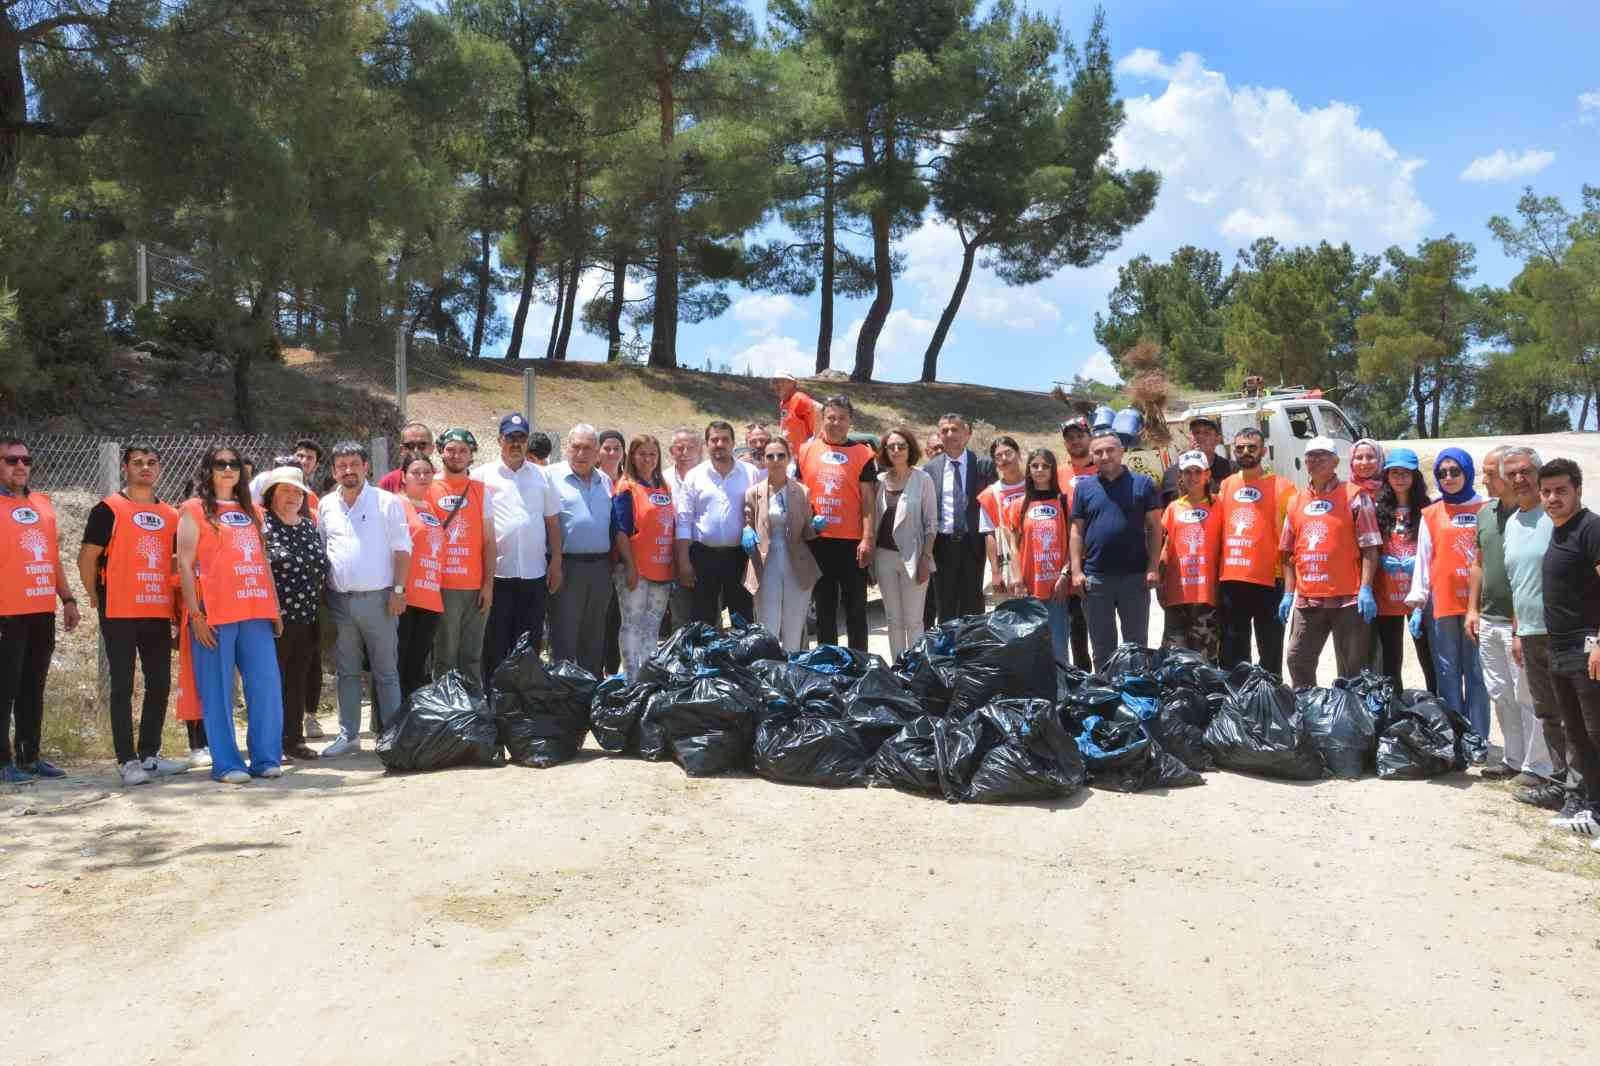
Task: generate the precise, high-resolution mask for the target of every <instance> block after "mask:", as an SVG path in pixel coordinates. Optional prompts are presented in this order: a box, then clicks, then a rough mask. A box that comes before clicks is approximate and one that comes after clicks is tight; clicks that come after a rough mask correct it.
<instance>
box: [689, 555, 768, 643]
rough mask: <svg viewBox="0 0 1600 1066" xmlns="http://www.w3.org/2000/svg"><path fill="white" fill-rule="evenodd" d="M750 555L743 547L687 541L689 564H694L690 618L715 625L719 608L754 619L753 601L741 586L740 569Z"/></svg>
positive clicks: (720, 619) (749, 619) (746, 590)
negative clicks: (724, 546) (692, 610)
mask: <svg viewBox="0 0 1600 1066" xmlns="http://www.w3.org/2000/svg"><path fill="white" fill-rule="evenodd" d="M749 562H750V557H749V556H747V555H746V554H745V553H744V549H743V548H713V547H711V546H710V545H709V544H701V543H699V542H696V543H694V544H691V545H689V565H690V566H692V567H694V620H695V621H696V622H707V623H709V624H711V625H714V626H715V625H719V624H721V621H722V609H723V608H724V607H726V608H727V609H728V611H729V613H730V614H738V615H741V616H743V618H744V620H745V621H746V622H753V621H755V617H756V608H755V601H754V599H753V598H752V597H751V595H750V590H749V589H747V588H745V587H744V571H745V567H746V566H747V565H749Z"/></svg>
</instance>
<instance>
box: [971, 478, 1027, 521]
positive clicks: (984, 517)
mask: <svg viewBox="0 0 1600 1066" xmlns="http://www.w3.org/2000/svg"><path fill="white" fill-rule="evenodd" d="M1027 484H1028V482H1027V481H1026V480H1023V481H1013V482H1010V483H1009V484H1004V485H1001V486H1000V487H999V488H998V489H995V492H997V493H999V494H1000V497H1001V498H1002V499H1004V498H1005V496H1006V494H1007V493H1010V492H1016V491H1017V490H1019V489H1023V488H1026V487H1027ZM978 532H979V533H993V532H994V523H993V522H991V521H989V512H988V511H985V510H984V509H983V508H982V507H980V508H978Z"/></svg>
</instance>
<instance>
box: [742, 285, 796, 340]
mask: <svg viewBox="0 0 1600 1066" xmlns="http://www.w3.org/2000/svg"><path fill="white" fill-rule="evenodd" d="M799 313H800V305H799V304H798V303H796V302H795V301H794V299H793V298H791V297H788V296H785V295H783V294H782V293H764V292H752V293H746V294H745V295H743V296H741V297H739V298H738V299H737V300H735V301H733V308H732V314H733V318H734V321H736V322H738V323H739V324H740V325H742V326H744V328H745V329H746V330H747V331H748V332H750V333H751V334H753V335H755V336H757V337H765V336H769V335H771V334H773V333H776V332H777V331H778V327H779V326H780V325H781V324H782V323H783V322H784V320H785V319H789V318H793V317H794V316H795V315H798V314H799Z"/></svg>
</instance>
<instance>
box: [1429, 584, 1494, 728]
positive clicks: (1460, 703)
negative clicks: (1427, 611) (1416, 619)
mask: <svg viewBox="0 0 1600 1066" xmlns="http://www.w3.org/2000/svg"><path fill="white" fill-rule="evenodd" d="M1424 621H1425V623H1426V624H1427V625H1428V644H1429V646H1430V647H1431V648H1432V650H1433V668H1434V672H1435V673H1436V674H1437V675H1438V678H1439V698H1440V699H1442V700H1444V702H1445V705H1446V706H1447V707H1449V708H1450V709H1451V710H1453V711H1457V712H1459V713H1460V714H1464V715H1466V717H1467V721H1469V722H1471V723H1472V731H1473V732H1474V733H1477V734H1478V735H1479V736H1481V737H1483V738H1484V739H1485V740H1487V739H1488V738H1489V690H1488V688H1486V687H1485V686H1484V684H1483V663H1482V661H1481V660H1480V659H1479V658H1478V645H1477V643H1476V642H1475V641H1473V640H1472V639H1471V638H1470V637H1468V636H1467V620H1466V616H1465V615H1459V614H1458V615H1452V616H1451V617H1449V618H1434V617H1432V616H1431V615H1429V616H1425V619H1424Z"/></svg>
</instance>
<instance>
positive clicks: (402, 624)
mask: <svg viewBox="0 0 1600 1066" xmlns="http://www.w3.org/2000/svg"><path fill="white" fill-rule="evenodd" d="M401 476H402V477H403V478H404V481H403V483H402V487H403V488H404V489H405V495H404V496H402V497H401V502H402V503H404V504H405V508H406V529H407V530H409V531H410V533H411V569H410V570H408V571H407V572H406V609H405V610H404V611H403V612H401V615H400V621H399V627H398V628H399V633H398V636H397V639H396V643H395V647H396V653H395V657H396V661H397V662H398V663H399V664H400V698H401V700H402V701H404V700H409V699H410V698H411V694H412V693H413V692H415V691H417V689H419V688H421V687H422V686H423V685H426V684H427V683H428V680H429V676H430V672H429V671H430V666H431V663H432V659H433V636H434V630H435V629H437V628H438V626H439V618H440V616H441V615H442V614H443V613H444V595H443V593H441V592H440V591H439V590H440V588H441V579H442V578H443V571H444V538H445V533H444V515H442V514H440V513H439V506H438V504H436V503H435V502H434V499H433V492H432V489H433V460H432V459H429V458H428V457H427V456H426V455H423V454H422V453H421V452H408V453H407V455H406V458H405V459H404V460H403V461H402V464H401ZM402 706H403V704H402Z"/></svg>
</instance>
